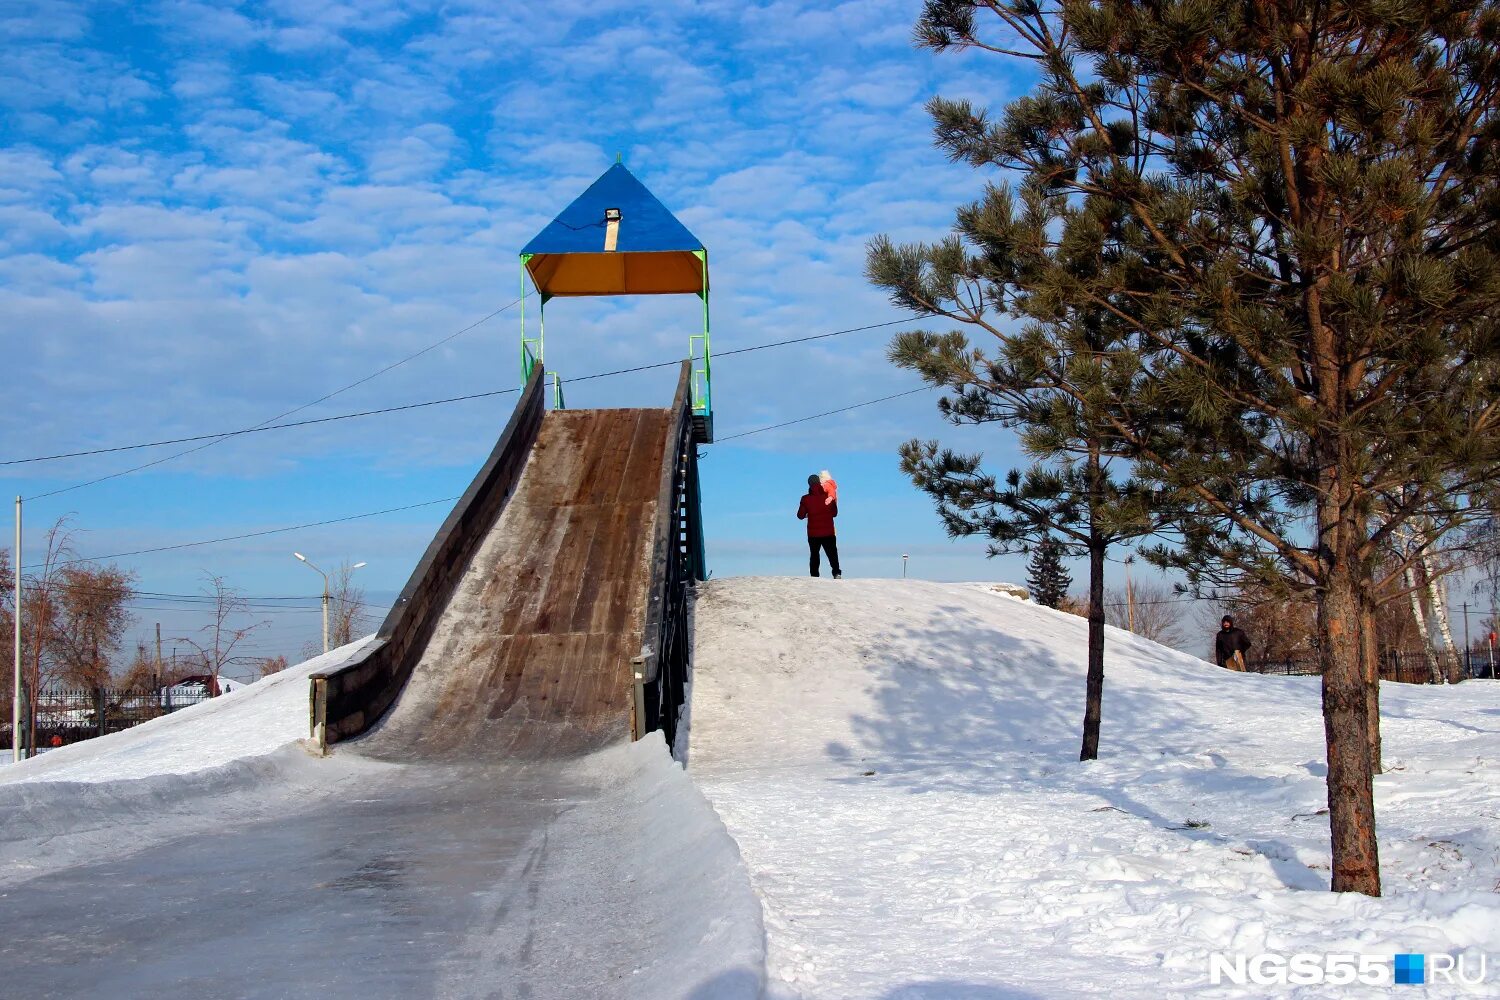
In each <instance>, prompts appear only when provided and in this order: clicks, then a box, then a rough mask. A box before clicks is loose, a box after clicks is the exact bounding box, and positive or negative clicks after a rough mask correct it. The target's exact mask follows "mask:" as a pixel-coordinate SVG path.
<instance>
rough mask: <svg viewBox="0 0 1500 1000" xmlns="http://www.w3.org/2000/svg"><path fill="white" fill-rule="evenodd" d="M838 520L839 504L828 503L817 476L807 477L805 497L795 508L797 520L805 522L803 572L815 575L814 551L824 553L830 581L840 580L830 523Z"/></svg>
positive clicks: (815, 560) (835, 544) (837, 558)
mask: <svg viewBox="0 0 1500 1000" xmlns="http://www.w3.org/2000/svg"><path fill="white" fill-rule="evenodd" d="M838 516H839V502H838V501H837V500H835V501H834V502H833V503H829V502H828V495H827V494H826V493H824V492H823V483H822V481H821V480H820V479H818V477H817V476H808V477H807V495H806V496H804V497H803V498H802V503H801V505H799V506H798V507H797V520H799V521H806V522H807V571H808V573H810V574H811V575H813V576H817V575H818V550H819V549H822V550H823V551H824V552H826V553H828V568H829V569H831V570H833V578H834V579H835V580H838V579H841V578H842V577H843V575H844V574H843V573H841V572H839V545H838V539H836V538H834V535H833V519H834V518H836V517H838Z"/></svg>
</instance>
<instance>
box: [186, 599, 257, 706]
mask: <svg viewBox="0 0 1500 1000" xmlns="http://www.w3.org/2000/svg"><path fill="white" fill-rule="evenodd" d="M203 576H204V579H205V580H206V581H207V582H206V583H205V584H204V586H203V587H202V588H200V589H201V591H202V593H203V595H204V596H205V597H209V598H212V599H213V621H211V622H209V623H208V624H207V625H205V626H203V627H202V628H201V629H199V630H198V635H197V637H196V638H195V637H193V636H185V635H184V636H178V637H177V641H178V642H185V643H187V644H188V645H189V646H192V647H193V649H195V650H196V651H197V655H198V657H199V659H200V660H201V661H202V664H203V669H204V672H205V673H206V674H208V677H209V687H208V690H209V693H210V694H214V695H217V694H218V693H219V674H220V672H221V671H223V669H224V664H226V663H228V662H229V660H230V658H231V657H232V656H233V655H234V647H236V646H238V645H239V644H240V643H241V642H243V641H244V640H245V638H246V637H247V636H249V635H250V634H251V633H253V632H254V631H255V630H256V629H258V628H262V627H264V626H266V625H269V624H270V622H269V621H259V622H253V623H251V624H249V625H244V626H236V625H235V624H234V622H235V619H238V618H241V617H242V616H244V615H246V614H247V612H248V611H249V609H248V608H247V607H246V605H245V599H244V598H243V597H242V596H241V595H240V592H239V591H238V590H236V589H234V588H233V587H230V586H229V585H227V584H226V583H225V582H224V578H223V577H222V576H216V575H214V574H212V573H209V572H207V571H205V572H204V574H203Z"/></svg>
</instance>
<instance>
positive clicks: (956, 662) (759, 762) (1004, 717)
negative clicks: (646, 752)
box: [690, 579, 1500, 998]
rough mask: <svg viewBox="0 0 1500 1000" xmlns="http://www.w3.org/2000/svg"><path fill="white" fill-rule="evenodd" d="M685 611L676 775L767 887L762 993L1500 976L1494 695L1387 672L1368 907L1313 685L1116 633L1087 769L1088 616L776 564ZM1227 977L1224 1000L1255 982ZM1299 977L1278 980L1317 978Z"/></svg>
mask: <svg viewBox="0 0 1500 1000" xmlns="http://www.w3.org/2000/svg"><path fill="white" fill-rule="evenodd" d="M696 615H697V636H696V646H695V683H694V691H693V696H694V702H695V703H694V707H693V719H694V722H693V729H692V734H691V748H690V749H691V761H692V767H693V770H692V773H693V775H694V777H695V778H696V779H697V780H698V782H699V783H700V785H701V787H702V788H703V789H704V791H705V793H706V794H707V795H708V797H709V800H710V801H711V802H712V803H713V805H714V806H715V808H716V809H717V810H718V811H719V813H720V815H721V816H722V817H723V818H724V820H725V822H726V824H727V825H728V827H729V830H730V832H731V833H732V834H733V835H734V837H735V838H736V839H737V840H738V842H739V844H740V848H741V850H742V852H743V854H744V857H745V860H746V862H747V863H748V865H749V866H750V871H751V877H752V878H753V879H754V881H755V884H756V887H757V889H758V890H759V892H760V894H761V897H762V901H763V904H764V910H765V921H766V930H767V934H768V949H769V952H768V954H769V958H768V963H769V974H770V979H771V981H772V984H773V991H774V992H775V995H786V996H798V995H801V996H806V997H817V998H838V997H903V998H905V997H918V996H922V997H929V996H930V997H939V996H941V997H964V998H968V997H992V996H993V997H999V996H1007V997H1008V996H1079V995H1112V996H1123V997H1152V998H1155V997H1161V996H1181V995H1186V994H1195V993H1200V992H1209V991H1210V987H1209V981H1208V971H1207V970H1208V956H1209V955H1210V954H1211V953H1214V952H1229V953H1234V954H1246V955H1254V954H1256V953H1259V952H1263V951H1268V952H1275V953H1278V954H1281V955H1289V954H1292V953H1296V952H1313V953H1317V954H1319V955H1322V954H1325V953H1329V952H1340V951H1342V952H1354V953H1361V954H1371V955H1377V956H1383V957H1385V958H1387V959H1388V958H1389V957H1390V956H1391V955H1393V954H1395V953H1397V952H1422V953H1428V954H1431V953H1435V952H1462V951H1468V952H1470V953H1473V952H1487V953H1490V955H1491V960H1490V965H1491V969H1490V977H1491V978H1490V983H1489V986H1488V988H1489V989H1493V988H1494V983H1495V982H1496V977H1497V976H1500V969H1497V968H1495V967H1494V966H1495V965H1496V964H1497V960H1496V957H1495V953H1496V952H1500V895H1497V894H1496V891H1495V890H1496V887H1497V882H1500V768H1497V766H1496V763H1495V751H1494V748H1495V745H1496V736H1497V734H1500V685H1497V684H1494V683H1492V682H1488V681H1470V682H1467V683H1465V684H1462V685H1458V686H1456V687H1452V688H1431V687H1417V686H1409V685H1398V684H1385V685H1383V686H1382V689H1381V695H1382V700H1383V706H1382V707H1383V710H1384V727H1383V728H1384V734H1385V747H1386V765H1387V767H1388V769H1389V771H1388V773H1386V774H1384V775H1381V776H1380V777H1379V778H1378V779H1377V781H1376V791H1377V811H1378V819H1379V827H1380V836H1381V860H1382V875H1383V879H1384V883H1385V888H1386V893H1387V895H1386V896H1385V898H1383V899H1368V898H1365V897H1361V896H1351V895H1340V896H1335V895H1333V894H1332V893H1329V892H1327V891H1326V889H1327V885H1328V823H1327V817H1326V813H1325V812H1324V811H1323V810H1324V806H1325V791H1324V785H1323V775H1324V764H1323V733H1322V721H1321V715H1320V712H1319V685H1318V681H1317V679H1316V678H1277V677H1263V676H1257V675H1244V674H1234V673H1228V672H1225V671H1221V670H1219V669H1217V668H1215V667H1213V666H1212V665H1210V664H1207V663H1204V662H1203V661H1201V660H1197V659H1195V658H1193V657H1191V656H1188V655H1186V654H1183V653H1180V652H1177V651H1174V650H1171V649H1167V648H1165V647H1162V646H1158V645H1156V644H1154V643H1151V642H1148V641H1145V640H1142V639H1140V638H1138V637H1135V636H1132V635H1130V634H1129V633H1126V632H1123V631H1120V630H1118V629H1110V630H1109V633H1108V638H1107V646H1106V651H1107V662H1106V680H1105V694H1104V729H1103V741H1102V747H1101V752H1102V755H1103V759H1102V760H1099V761H1095V762H1091V763H1089V764H1080V763H1079V762H1078V760H1077V756H1078V736H1079V727H1080V724H1081V719H1082V714H1083V673H1084V662H1083V661H1084V656H1085V649H1086V646H1085V638H1086V628H1087V624H1086V622H1084V621H1083V620H1082V619H1079V618H1076V617H1074V616H1071V615H1066V614H1062V613H1060V612H1055V611H1051V610H1049V609H1047V608H1043V607H1039V606H1035V605H1031V604H1028V603H1024V602H1021V601H1017V600H1013V599H1010V598H1007V597H1004V596H1001V595H999V594H996V593H994V592H992V591H990V590H989V588H987V587H985V586H983V585H957V584H932V583H923V582H916V581H855V580H844V581H841V582H839V583H834V582H832V581H827V580H823V581H816V580H793V579H729V580H718V581H713V582H711V583H710V584H708V585H707V586H706V587H704V588H703V590H702V591H701V594H700V598H699V601H698V605H697V608H696ZM1242 989H1246V992H1244V993H1242V994H1237V993H1235V992H1234V991H1233V990H1231V989H1229V988H1228V987H1218V988H1214V989H1213V990H1212V992H1213V994H1214V995H1216V996H1224V995H1246V996H1251V995H1265V993H1266V991H1267V988H1266V987H1263V986H1262V987H1250V988H1242ZM1428 989H1429V993H1428V994H1427V995H1433V996H1438V995H1443V993H1442V992H1441V989H1440V988H1438V987H1432V986H1429V988H1428ZM1301 990H1302V992H1300V993H1299V992H1298V989H1297V988H1292V987H1282V988H1277V989H1276V990H1275V991H1274V992H1275V993H1276V995H1278V996H1299V995H1300V996H1308V997H1311V996H1322V995H1327V994H1326V990H1327V987H1321V986H1319V987H1302V988H1301ZM1340 995H1358V994H1357V993H1349V992H1343V993H1341V994H1340ZM1379 995H1383V994H1379Z"/></svg>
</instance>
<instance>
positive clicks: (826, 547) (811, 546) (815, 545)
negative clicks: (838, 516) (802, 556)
mask: <svg viewBox="0 0 1500 1000" xmlns="http://www.w3.org/2000/svg"><path fill="white" fill-rule="evenodd" d="M820 548H821V549H822V550H823V551H824V552H827V553H828V566H829V568H830V569H832V570H833V575H834V576H843V574H842V573H840V572H839V540H838V539H837V538H835V537H834V536H832V535H824V536H822V537H821V538H809V539H808V540H807V571H808V572H809V573H811V574H812V575H813V576H817V575H818V549H820Z"/></svg>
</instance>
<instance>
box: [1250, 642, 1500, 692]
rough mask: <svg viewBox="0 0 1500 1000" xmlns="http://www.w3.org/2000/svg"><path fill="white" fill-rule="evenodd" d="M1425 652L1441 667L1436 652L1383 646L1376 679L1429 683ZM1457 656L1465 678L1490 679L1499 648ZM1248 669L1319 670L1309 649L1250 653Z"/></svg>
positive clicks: (1297, 672) (1310, 672)
mask: <svg viewBox="0 0 1500 1000" xmlns="http://www.w3.org/2000/svg"><path fill="white" fill-rule="evenodd" d="M1429 655H1431V656H1434V657H1437V660H1438V669H1439V670H1440V671H1441V670H1442V667H1443V659H1442V656H1441V655H1440V654H1438V653H1435V652H1434V653H1432V654H1427V653H1424V652H1423V651H1422V650H1421V649H1387V650H1383V651H1382V652H1381V654H1380V679H1381V680H1383V681H1396V682H1398V683H1401V684H1430V683H1432V671H1431V668H1430V666H1429V664H1428V656H1429ZM1459 660H1460V667H1461V670H1462V672H1463V675H1464V677H1465V678H1467V679H1474V678H1485V679H1489V680H1494V679H1495V678H1496V676H1497V674H1496V670H1497V668H1500V650H1496V649H1492V648H1491V647H1489V646H1487V645H1478V646H1471V647H1469V648H1468V649H1463V650H1459ZM1249 670H1250V672H1251V673H1255V674H1282V675H1289V676H1315V675H1317V674H1319V673H1321V672H1322V671H1321V670H1320V669H1319V668H1318V657H1317V654H1316V653H1313V652H1307V653H1302V654H1299V655H1297V656H1289V657H1279V658H1275V659H1256V658H1255V657H1251V659H1250V662H1249Z"/></svg>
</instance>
